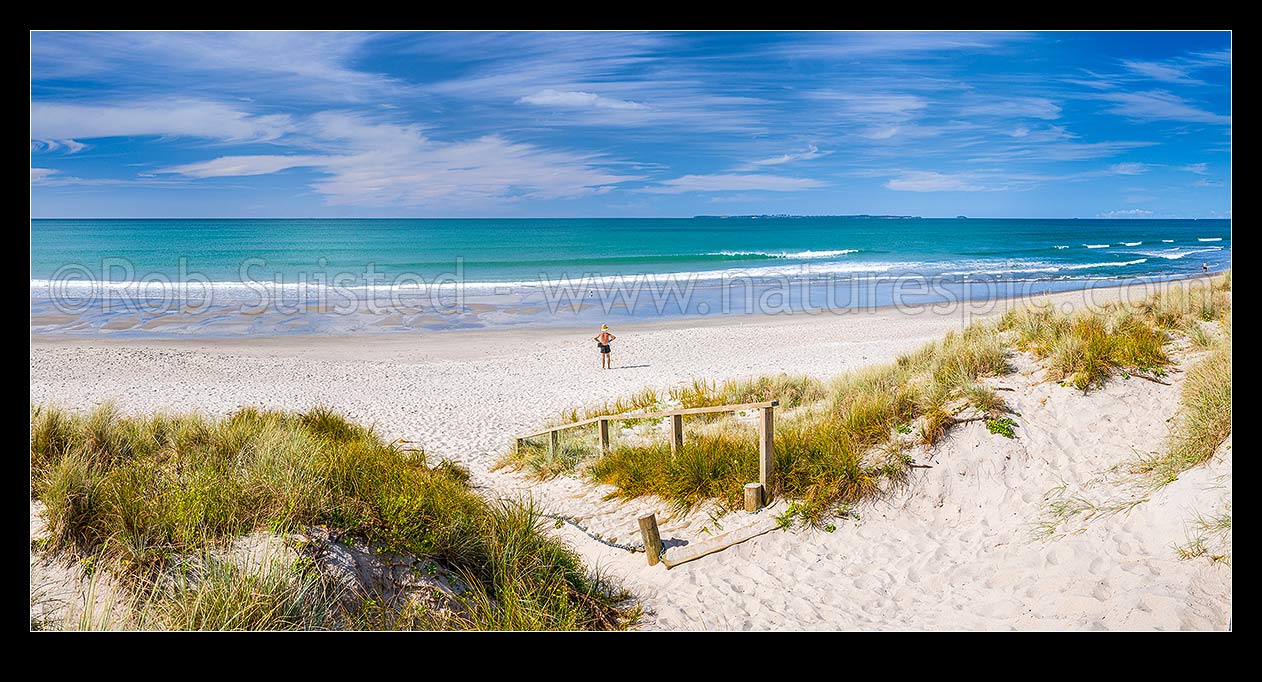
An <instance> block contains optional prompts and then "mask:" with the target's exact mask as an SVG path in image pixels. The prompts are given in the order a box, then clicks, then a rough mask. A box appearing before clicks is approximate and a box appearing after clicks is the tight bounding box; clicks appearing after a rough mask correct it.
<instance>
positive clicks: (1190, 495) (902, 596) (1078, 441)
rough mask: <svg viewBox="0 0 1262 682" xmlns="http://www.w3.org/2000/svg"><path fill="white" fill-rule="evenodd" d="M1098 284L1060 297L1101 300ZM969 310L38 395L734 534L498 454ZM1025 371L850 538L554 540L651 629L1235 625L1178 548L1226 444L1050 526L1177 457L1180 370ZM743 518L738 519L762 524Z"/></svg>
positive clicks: (121, 349) (57, 364)
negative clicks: (694, 556) (1170, 440)
mask: <svg viewBox="0 0 1262 682" xmlns="http://www.w3.org/2000/svg"><path fill="white" fill-rule="evenodd" d="M1118 295H1122V292H1121V291H1120V290H1111V291H1110V292H1100V291H1097V292H1096V293H1095V294H1094V296H1096V297H1097V300H1099V299H1101V298H1102V297H1106V296H1118ZM1083 296H1084V294H1082V293H1069V294H1060V295H1056V296H1053V297H1052V298H1053V300H1054V301H1055V302H1056V303H1058V304H1061V305H1081V304H1082V301H1083ZM994 312H997V311H984V312H982V313H980V315H981V316H984V315H987V314H994ZM970 317H971V316H970V315H966V314H952V315H937V314H933V313H932V312H929V311H924V312H922V313H921V314H918V315H914V314H905V313H900V312H897V311H892V310H883V311H875V312H869V313H863V314H860V315H847V316H833V315H822V316H813V317H801V316H784V317H770V318H758V319H740V320H732V319H728V320H710V321H705V322H702V323H696V324H687V325H683V326H686V327H687V328H678V327H679V326H681V325H680V324H679V323H676V327H677V328H667V327H664V326H661V325H644V326H641V327H636V328H630V327H628V328H623V329H618V328H616V327H615V329H614V332H615V333H616V334H618V337H619V342H618V344H616V347H615V350H616V354H615V363H616V365H617V366H618V367H619V368H618V369H614V370H611V371H604V372H602V371H601V370H600V369H599V367H598V365H599V361H598V358H597V357H596V354H595V351H594V349H593V348H592V346H593V345H594V344H593V343H592V342H590V341H589V340H588V339H589V337H590V336H591V333H592V332H591V330H571V331H566V330H559V331H558V330H547V331H529V332H467V333H466V332H455V333H453V332H445V333H441V334H432V335H427V334H421V335H407V336H402V335H382V336H372V337H358V338H329V337H321V338H287V339H252V340H240V341H234V340H224V341H221V340H214V341H210V340H188V341H149V340H146V341H140V340H131V341H114V340H100V339H97V340H91V341H87V340H62V339H33V340H32V349H31V400H32V402H33V403H42V402H51V403H56V404H60V405H63V406H67V407H72V408H81V409H87V408H90V407H91V406H93V405H95V404H97V403H99V402H101V401H103V400H107V399H113V400H116V401H117V403H118V404H119V406H120V407H121V408H122V409H124V410H125V411H128V412H152V411H156V410H167V411H186V410H201V411H204V412H206V413H209V414H222V413H225V412H228V411H231V410H232V409H235V408H237V407H240V406H243V405H257V406H265V407H277V408H287V409H304V408H308V407H311V406H312V405H315V404H318V403H323V404H328V405H332V406H335V407H337V408H338V409H340V410H342V411H343V412H345V413H346V414H348V415H349V416H351V417H354V418H356V419H358V420H361V421H363V422H365V423H370V424H375V425H376V427H377V428H378V429H379V431H380V432H382V433H383V434H385V435H386V436H388V437H391V438H394V437H399V438H404V439H407V440H412V441H416V442H419V443H420V444H421V445H423V446H424V447H425V448H426V449H427V450H428V451H430V452H432V453H433V454H434V455H436V456H440V457H449V458H451V459H454V460H457V461H460V462H463V463H464V464H466V465H468V466H469V467H470V468H471V469H472V470H473V472H474V476H475V479H474V480H475V483H477V484H478V485H480V486H484V487H485V489H486V492H487V493H488V494H491V495H503V496H507V497H517V496H521V495H524V494H530V495H531V496H533V497H534V498H535V499H536V500H537V501H539V502H540V504H541V505H542V506H543V507H544V508H545V509H547V510H549V511H553V512H557V513H563V514H566V515H569V516H571V517H575V518H577V519H579V520H580V521H581V522H582V523H584V524H585V525H587V526H589V527H590V528H591V529H592V530H593V531H597V532H600V533H602V534H603V535H605V536H610V537H614V538H617V539H619V540H621V541H624V542H625V541H635V540H636V539H637V538H636V532H635V517H636V516H637V515H638V514H639V513H641V512H642V511H656V512H658V513H659V518H660V520H661V530H662V535H663V537H664V538H665V539H667V540H687V541H696V540H698V539H702V538H704V537H706V536H707V532H708V531H712V530H713V529H714V528H715V527H716V523H715V520H714V519H711V518H710V517H709V516H708V515H707V514H705V513H703V512H702V513H694V514H692V515H690V516H687V517H682V518H679V517H671V516H670V515H669V514H666V513H664V512H665V508H664V506H663V505H661V504H660V503H658V502H656V501H654V500H648V499H641V500H635V501H632V502H627V503H623V502H616V501H609V500H605V499H603V496H604V494H605V493H607V492H608V490H609V489H607V488H602V487H600V486H592V485H590V484H587V483H584V482H580V481H576V480H573V479H565V478H563V479H557V480H553V481H549V482H545V483H538V482H534V481H528V480H526V479H525V478H524V477H523V476H521V475H518V474H512V473H505V472H490V471H489V467H490V466H491V464H492V462H493V461H494V460H495V458H496V457H497V456H498V455H499V454H500V453H501V452H502V450H503V448H504V447H506V445H507V444H508V443H509V442H510V439H511V438H512V437H513V436H514V435H516V434H520V433H523V432H529V431H532V430H535V429H536V428H537V427H539V426H540V425H541V424H542V423H543V422H544V421H545V420H547V419H549V418H551V417H554V416H555V415H556V414H557V413H558V412H559V411H560V410H561V409H563V408H566V407H571V406H574V405H581V404H584V403H594V402H600V401H603V400H606V399H612V398H615V397H618V396H620V395H625V394H627V393H630V392H632V391H634V390H636V389H639V388H641V387H644V386H655V387H658V388H668V387H670V386H673V385H677V384H687V383H689V382H690V381H691V380H692V379H693V378H706V379H720V380H721V379H724V378H729V377H741V376H749V375H753V374H765V373H775V372H781V371H783V372H790V373H804V374H811V375H816V376H831V375H834V374H837V373H839V372H843V371H845V370H847V369H852V368H855V367H860V366H863V365H866V364H870V363H873V362H878V361H885V360H890V359H893V358H894V357H895V356H896V355H897V354H898V353H901V352H904V351H907V350H910V349H912V348H915V347H916V346H918V345H920V344H922V343H924V342H925V341H928V340H930V339H932V338H936V337H938V336H940V335H941V334H942V333H944V332H945V331H946V330H947V329H951V328H958V327H960V326H962V325H963V324H964V323H965V322H967V320H968V319H969V318H970ZM1179 357H1180V358H1181V359H1184V360H1186V359H1187V358H1185V357H1184V356H1183V355H1180V356H1179ZM1016 360H1017V362H1018V364H1019V366H1020V368H1021V370H1022V371H1021V372H1019V373H1017V374H1014V375H1010V376H1006V377H1002V378H1001V379H999V380H997V381H996V383H998V384H1000V385H1004V386H1008V387H1012V388H1014V389H1016V390H1015V391H1013V392H1011V393H1005V398H1007V399H1009V401H1010V403H1011V404H1012V405H1013V406H1014V407H1015V408H1016V410H1017V411H1018V412H1020V413H1021V417H1020V418H1019V419H1018V421H1019V423H1020V427H1019V428H1018V429H1017V433H1018V435H1019V437H1018V439H1016V440H1008V439H1005V438H1001V437H999V436H995V435H993V434H990V433H989V432H987V430H986V429H985V427H984V426H982V425H979V424H968V425H964V426H962V427H960V428H958V429H956V430H955V431H954V432H953V433H952V435H951V436H950V437H949V438H948V439H947V441H946V442H945V443H943V444H942V445H940V446H939V447H938V448H936V449H935V450H934V451H932V452H928V453H917V459H918V461H919V462H922V463H927V464H931V465H932V468H928V469H918V470H916V474H915V475H914V477H913V483H912V485H911V486H910V487H909V488H908V489H906V490H904V491H901V492H900V493H898V494H897V495H895V496H892V497H890V498H888V499H886V500H884V501H882V502H879V503H876V504H874V505H871V506H869V507H867V508H863V509H860V510H858V513H859V518H857V519H849V520H843V521H839V522H838V523H837V524H836V525H837V528H836V531H835V532H834V533H831V534H830V533H826V532H823V531H821V530H810V529H795V530H792V531H788V532H773V533H770V534H767V535H764V536H761V537H759V538H756V539H754V540H751V541H749V542H746V543H744V544H742V545H739V546H736V547H733V548H731V549H728V550H726V551H724V552H721V553H719V554H715V555H711V556H709V557H706V558H704V559H701V560H698V561H695V562H691V563H688V564H684V565H682V566H679V567H677V568H675V569H672V570H670V571H667V570H665V569H664V567H662V566H660V565H659V566H655V567H648V566H647V565H645V561H644V556H643V555H642V554H634V555H632V554H628V553H626V552H623V551H620V550H616V549H611V548H608V547H605V546H604V545H600V544H598V543H596V542H594V541H591V540H590V539H588V538H587V537H586V536H584V535H583V534H582V533H580V532H578V531H577V530H574V529H572V528H570V527H569V526H565V527H563V528H562V529H560V530H558V531H556V532H557V533H559V534H561V535H562V536H563V537H566V538H567V539H569V540H570V541H571V542H572V543H573V544H574V545H575V547H577V548H578V549H579V551H581V552H582V553H583V554H584V555H585V556H586V557H587V558H588V559H589V561H591V562H592V563H593V564H595V565H597V566H599V567H601V568H602V569H605V570H607V571H609V572H610V573H612V574H614V575H616V576H618V577H620V578H622V579H623V580H624V581H625V582H626V584H627V586H628V587H629V588H630V589H632V590H633V591H634V592H636V593H637V594H638V595H640V596H641V597H642V598H643V600H644V606H645V609H646V616H645V619H644V627H646V628H660V629H1013V628H1015V629H1097V628H1104V629H1226V627H1227V623H1228V618H1229V614H1230V605H1231V569H1230V567H1227V566H1224V565H1221V564H1211V563H1210V562H1208V561H1207V560H1204V559H1201V560H1181V559H1179V558H1178V556H1177V554H1176V551H1175V547H1176V546H1177V545H1180V544H1182V543H1184V542H1186V540H1187V537H1186V535H1187V527H1188V523H1190V522H1191V520H1192V519H1193V518H1194V517H1195V515H1196V514H1198V513H1200V514H1210V513H1214V512H1216V511H1219V510H1220V509H1221V507H1222V505H1223V504H1224V503H1225V502H1228V501H1229V500H1230V491H1231V452H1230V448H1229V445H1228V446H1227V447H1224V448H1223V450H1222V451H1221V455H1220V456H1219V457H1217V458H1216V459H1215V460H1214V461H1213V462H1211V464H1210V465H1209V466H1207V467H1203V468H1201V469H1199V470H1196V471H1193V472H1189V473H1188V474H1186V475H1184V476H1183V477H1182V478H1181V479H1180V480H1179V481H1177V482H1175V483H1174V484H1171V485H1170V486H1167V487H1166V488H1164V489H1163V490H1161V491H1160V492H1158V493H1157V494H1156V495H1154V496H1153V497H1152V499H1151V500H1149V501H1147V502H1144V503H1142V504H1139V505H1138V506H1136V507H1134V508H1133V509H1131V510H1130V511H1129V512H1128V513H1123V512H1118V513H1116V514H1112V515H1101V516H1097V517H1095V518H1092V519H1089V520H1084V519H1083V518H1082V517H1081V516H1079V517H1075V518H1072V519H1069V520H1068V522H1067V523H1064V524H1061V525H1059V526H1057V527H1056V528H1055V529H1054V530H1055V532H1054V534H1052V535H1051V536H1050V537H1047V536H1046V533H1044V535H1045V537H1043V538H1042V539H1037V538H1036V534H1037V531H1038V530H1039V528H1040V522H1042V521H1044V520H1045V510H1046V505H1045V498H1046V496H1047V495H1048V494H1049V492H1050V491H1053V490H1055V489H1057V488H1058V487H1061V486H1064V490H1065V491H1068V492H1071V493H1075V494H1077V493H1081V494H1082V495H1084V496H1087V497H1089V498H1090V499H1100V500H1105V499H1114V498H1116V497H1117V496H1119V495H1122V494H1123V493H1124V488H1123V487H1122V484H1121V483H1120V482H1118V481H1115V480H1112V479H1113V478H1116V477H1111V476H1110V475H1109V471H1110V469H1111V468H1112V467H1115V466H1116V465H1119V464H1123V463H1125V462H1127V461H1130V460H1131V459H1132V458H1133V457H1134V456H1135V453H1136V452H1137V451H1138V452H1147V451H1152V450H1155V449H1157V448H1158V447H1159V446H1160V444H1161V442H1162V439H1163V438H1164V436H1165V434H1166V433H1167V431H1168V428H1169V425H1168V420H1169V419H1170V418H1171V417H1172V416H1173V415H1174V412H1175V408H1176V406H1177V400H1178V390H1179V387H1180V385H1181V382H1182V376H1183V375H1182V373H1181V372H1177V371H1176V372H1174V373H1173V374H1172V378H1171V385H1169V386H1165V385H1160V384H1155V383H1150V382H1147V381H1140V380H1129V381H1127V380H1118V381H1114V382H1112V383H1110V384H1109V385H1108V386H1107V387H1106V388H1104V389H1103V390H1100V391H1096V392H1092V393H1091V394H1090V395H1086V396H1084V395H1082V394H1081V393H1080V392H1078V391H1074V390H1071V389H1067V388H1063V387H1060V386H1058V385H1056V384H1055V383H1040V376H1039V372H1038V371H1037V368H1036V367H1035V366H1034V365H1033V363H1032V362H1031V361H1030V360H1029V359H1028V358H1017V359H1016ZM781 504H783V503H781ZM775 511H776V509H775V508H773V509H771V510H767V511H764V512H762V513H775ZM742 516H743V513H738V514H733V515H730V516H729V517H726V518H724V519H720V520H719V523H720V524H721V525H722V526H723V527H731V526H732V525H734V524H739V523H744V522H747V519H744V518H742ZM1045 529H1046V528H1045V526H1044V530H1045Z"/></svg>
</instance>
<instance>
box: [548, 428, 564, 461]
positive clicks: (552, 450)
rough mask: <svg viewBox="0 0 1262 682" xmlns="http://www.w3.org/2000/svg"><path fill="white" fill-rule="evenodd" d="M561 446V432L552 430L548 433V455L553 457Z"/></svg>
mask: <svg viewBox="0 0 1262 682" xmlns="http://www.w3.org/2000/svg"><path fill="white" fill-rule="evenodd" d="M560 446H561V431H560V430H559V429H552V430H551V431H549V432H548V454H549V455H555V454H556V453H557V450H558V449H560Z"/></svg>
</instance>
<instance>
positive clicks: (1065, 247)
mask: <svg viewBox="0 0 1262 682" xmlns="http://www.w3.org/2000/svg"><path fill="white" fill-rule="evenodd" d="M1052 248H1053V249H1067V248H1069V247H1068V246H1053V247H1052Z"/></svg>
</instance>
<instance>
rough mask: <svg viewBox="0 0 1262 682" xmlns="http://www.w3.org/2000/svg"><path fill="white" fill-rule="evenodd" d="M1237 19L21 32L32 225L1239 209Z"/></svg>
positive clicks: (1151, 213) (1190, 213)
mask: <svg viewBox="0 0 1262 682" xmlns="http://www.w3.org/2000/svg"><path fill="white" fill-rule="evenodd" d="M1230 39H1231V36H1230V34H1229V33H1225V32H1217V33H1200V32H1195V33H1194V32H1179V33H1147V32H1136V33H1113V32H1098V33H1092V32H1085V33H1081V32H1049V33H996V32H978V33H954V32H929V33H916V32H855V33H836V32H805V33H706V32H695V33H659V32H654V33H573V32H554V33H524V32H523V33H466V32H451V33H317V32H297V33H266V32H258V33H185V32H179V33H163V32H133V33H51V32H33V33H32V34H31V215H32V216H33V217H284V216H292V217H307V216H310V217H324V216H328V217H345V216H369V217H371V216H383V217H384V216H417V217H428V216H434V217H440V216H490V217H500V216H503V217H511V216H530V217H544V216H557V217H561V216H608V217H622V216H628V217H631V216H691V215H696V214H749V213H793V214H853V213H872V214H901V215H922V216H955V215H960V214H964V215H969V216H975V217H987V216H995V217H999V216H1017V217H1156V218H1162V217H1172V218H1183V217H1230V215H1231V198H1230V196H1231V195H1230V190H1231V154H1230V149H1231V80H1230V79H1231V48H1230Z"/></svg>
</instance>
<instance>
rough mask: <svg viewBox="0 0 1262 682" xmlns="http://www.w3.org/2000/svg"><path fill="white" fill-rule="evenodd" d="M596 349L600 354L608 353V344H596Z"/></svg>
mask: <svg viewBox="0 0 1262 682" xmlns="http://www.w3.org/2000/svg"><path fill="white" fill-rule="evenodd" d="M596 347H597V348H599V349H600V352H602V353H608V352H609V344H607V343H598V344H596Z"/></svg>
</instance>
